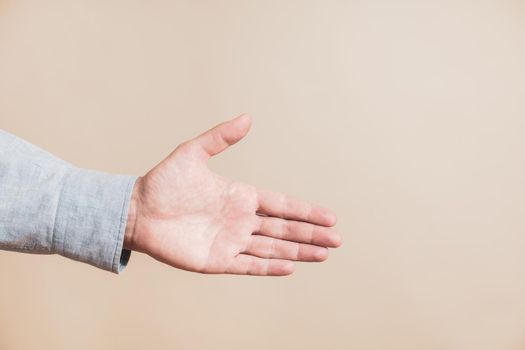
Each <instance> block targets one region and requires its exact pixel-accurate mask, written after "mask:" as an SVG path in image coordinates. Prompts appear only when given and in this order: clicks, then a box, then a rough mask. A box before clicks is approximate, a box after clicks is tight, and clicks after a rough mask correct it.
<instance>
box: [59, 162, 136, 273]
mask: <svg viewBox="0 0 525 350" xmlns="http://www.w3.org/2000/svg"><path fill="white" fill-rule="evenodd" d="M137 178H138V177H137V176H129V175H118V174H109V173H104V172H99V171H94V170H90V169H84V168H78V167H74V166H72V167H71V168H70V169H68V171H67V172H66V174H65V176H64V178H63V182H62V188H61V193H60V197H59V200H58V206H57V213H56V215H55V223H54V229H53V251H54V252H55V253H57V254H60V255H62V256H65V257H67V258H70V259H73V260H76V261H80V262H84V263H88V264H90V265H93V266H95V267H98V268H100V269H103V270H106V271H110V272H113V273H116V274H119V273H121V272H122V271H123V270H124V268H125V267H126V265H127V264H128V261H129V259H130V256H131V251H130V250H128V249H123V242H124V233H125V231H126V223H127V217H128V209H129V205H130V201H131V194H132V192H133V186H134V184H135V182H136V180H137Z"/></svg>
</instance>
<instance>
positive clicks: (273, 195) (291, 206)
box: [257, 190, 337, 226]
mask: <svg viewBox="0 0 525 350" xmlns="http://www.w3.org/2000/svg"><path fill="white" fill-rule="evenodd" d="M257 195H258V202H259V208H258V209H257V213H259V214H264V215H266V216H273V217H278V218H283V219H288V220H296V221H304V222H309V223H312V224H315V225H322V226H334V225H335V223H336V221H337V217H336V216H335V214H334V213H333V212H332V211H331V210H329V209H327V208H324V207H321V206H318V205H314V204H312V203H309V202H305V201H301V200H298V199H296V198H293V197H291V196H289V195H286V194H283V193H278V192H272V191H267V190H257Z"/></svg>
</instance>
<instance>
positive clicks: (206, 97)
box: [0, 0, 525, 350]
mask: <svg viewBox="0 0 525 350" xmlns="http://www.w3.org/2000/svg"><path fill="white" fill-rule="evenodd" d="M523 62H525V4H524V2H523V1H519V0H516V1H501V0H498V1H496V0H494V1H462V0H455V1H416V0H414V1H393V0H384V1H377V0H368V1H320V0H319V1H266V0H260V1H189V0H188V1H176V0H170V1H168V0H166V1H160V0H159V1H135V0H132V1H130V0H127V1H124V0H119V1H113V0H111V1H107V0H106V1H102V0H100V1H96V0H82V1H81V0H63V1H57V0H53V1H51V0H50V1H23V0H19V1H18V0H16V1H15V0H9V1H6V0H0V122H1V127H2V128H3V129H5V130H8V131H10V132H13V133H15V134H17V135H19V136H21V137H23V138H25V139H27V140H29V141H31V142H33V143H35V144H37V145H39V146H41V147H43V148H45V149H47V150H49V151H51V152H53V153H55V154H56V155H58V156H60V157H61V158H64V159H66V160H68V161H71V162H72V163H74V164H76V165H79V166H83V167H89V168H94V169H98V170H103V171H108V172H115V173H127V174H136V175H139V174H143V173H144V172H145V171H146V170H147V169H149V168H150V167H151V166H153V165H154V164H156V163H157V162H158V161H159V160H160V159H161V158H163V157H164V156H165V155H166V154H167V153H169V152H170V151H171V150H172V148H174V147H175V146H176V145H177V144H178V143H179V142H181V141H183V140H186V139H187V138H189V137H192V136H194V135H195V134H197V133H200V132H201V131H204V130H205V129H207V128H208V127H210V126H212V125H214V124H216V123H218V122H220V121H222V120H224V119H228V118H231V117H234V116H236V115H238V114H240V113H242V112H248V113H250V114H251V115H252V116H253V119H254V125H253V129H252V132H251V133H250V135H249V136H248V138H247V139H245V140H244V141H243V142H242V143H241V144H239V145H237V146H235V147H234V148H232V149H231V150H230V151H229V152H228V153H225V154H222V155H220V156H219V157H218V158H216V159H214V160H213V161H212V163H211V166H212V168H213V169H215V170H216V171H217V172H219V173H221V174H223V175H226V176H229V177H231V178H235V179H237V180H242V181H246V182H249V183H253V184H255V185H257V186H261V187H264V188H269V189H273V190H278V191H284V192H288V193H290V194H293V195H296V196H298V197H300V198H304V199H308V200H312V201H316V202H318V203H320V204H322V205H326V206H329V207H331V208H333V209H334V210H335V211H336V213H337V214H338V216H339V224H338V227H339V229H340V230H341V231H342V232H343V235H344V239H345V245H344V246H343V247H342V248H340V249H338V250H332V251H331V257H330V258H329V260H328V261H326V262H324V263H322V264H301V265H300V266H298V269H297V272H296V273H295V274H294V275H292V276H291V277H286V278H254V277H233V276H209V277H207V276H203V275H199V274H192V273H188V272H185V271H180V270H175V269H172V268H169V267H167V266H164V265H161V264H160V263H157V262H156V261H155V260H153V259H151V258H149V257H147V256H145V255H141V254H138V253H133V255H132V257H131V260H130V263H129V265H128V267H127V269H126V270H125V271H124V273H123V274H122V275H120V276H117V275H113V274H110V273H107V272H104V271H101V270H98V269H96V268H93V267H91V266H89V265H84V264H80V263H77V262H74V261H72V260H68V259H65V258H62V257H59V256H35V255H28V254H17V253H10V252H0V275H1V282H0V349H2V350H4V349H5V350H11V349H182V350H184V349H233V350H236V349H292V350H293V349H318V348H319V349H359V350H366V349H374V350H375V349H378V350H379V349H381V350H384V349H387V350H390V349H392V350H394V349H399V350H412V349H414V350H416V349H417V350H421V349H439V350H443V349H446V350H448V349H450V350H456V349H458V350H467V349H476V350H484V349H491V350H492V349H497V350H507V349H520V350H523V349H525V255H524V251H525V220H524V218H525V216H524V214H525V196H524V195H525V159H524V155H523V150H524V146H525V138H524V135H525V84H524V83H525V70H524V68H523V66H524V65H523Z"/></svg>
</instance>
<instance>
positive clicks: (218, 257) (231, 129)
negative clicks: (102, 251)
mask: <svg viewBox="0 0 525 350" xmlns="http://www.w3.org/2000/svg"><path fill="white" fill-rule="evenodd" d="M250 127H251V119H250V117H249V116H248V115H246V114H242V115H240V116H239V117H237V118H234V119H232V120H230V121H227V122H224V123H222V124H219V125H217V126H215V127H214V128H212V129H210V130H208V131H207V132H205V133H203V134H201V135H199V136H197V137H195V138H193V139H191V140H189V141H187V142H184V143H182V144H180V145H179V146H178V147H177V148H176V149H175V150H174V151H173V152H171V153H170V154H169V155H168V156H167V157H166V158H165V159H164V160H163V161H162V162H160V163H159V164H158V165H156V166H155V167H154V168H153V169H151V170H150V171H148V172H147V173H146V174H145V175H144V176H141V177H139V178H138V180H137V182H136V184H135V187H134V189H133V194H132V198H131V203H130V208H129V215H128V223H127V226H126V232H125V237H124V248H126V249H130V250H134V251H138V252H142V253H146V254H148V255H150V256H151V257H153V258H154V259H156V260H158V261H161V262H163V263H166V264H168V265H170V266H173V267H176V268H179V269H184V270H187V271H193V272H200V273H207V274H219V273H228V274H241V275H258V276H268V275H269V276H284V275H289V274H291V273H293V272H294V263H295V262H296V261H310V262H313V261H317V262H320V261H324V260H326V258H327V257H328V248H336V247H339V246H340V245H341V243H342V242H341V236H340V234H339V233H338V232H337V231H336V229H335V228H334V227H333V226H334V225H335V224H336V220H337V219H336V216H335V214H334V213H333V212H332V211H330V210H328V209H326V208H323V207H320V206H317V205H314V204H311V203H308V202H304V201H300V200H297V199H295V198H291V197H290V196H287V195H285V194H281V193H276V192H271V191H267V190H262V189H258V188H256V187H254V186H252V185H248V184H244V183H240V182H236V181H231V180H228V179H226V178H224V177H222V176H220V175H218V174H215V173H213V172H212V171H210V170H209V168H208V167H207V160H208V159H209V158H210V157H212V156H214V155H216V154H218V153H220V152H222V151H224V150H225V149H226V148H228V147H229V146H231V145H233V144H235V143H236V142H238V141H239V140H241V139H242V138H243V137H244V136H246V134H247V133H248V131H249V130H250Z"/></svg>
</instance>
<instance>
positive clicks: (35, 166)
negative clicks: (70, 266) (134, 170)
mask: <svg viewBox="0 0 525 350" xmlns="http://www.w3.org/2000/svg"><path fill="white" fill-rule="evenodd" d="M137 178H138V177H137V176H130V175H119V174H110V173H105V172H100V171H94V170H89V169H84V168H80V167H76V166H74V165H72V164H70V163H68V162H66V161H64V160H62V159H60V158H57V157H56V156H54V155H52V154H51V153H48V152H46V151H45V150H43V149H41V148H39V147H37V146H35V145H33V144H31V143H29V142H27V141H25V140H23V139H21V138H19V137H17V136H15V135H13V134H10V133H8V132H5V131H3V130H0V249H1V250H9V251H17V252H24V253H33V254H59V255H62V256H65V257H67V258H70V259H73V260H76V261H80V262H83V263H87V264H90V265H93V266H95V267H98V268H100V269H103V270H106V271H110V272H113V273H116V274H119V273H121V272H122V271H123V270H124V268H125V267H126V265H127V263H128V261H129V258H130V255H131V251H130V250H127V249H123V241H124V232H125V229H126V223H127V216H128V209H129V204H130V201H131V194H132V191H133V186H134V184H135V181H136V180H137Z"/></svg>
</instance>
